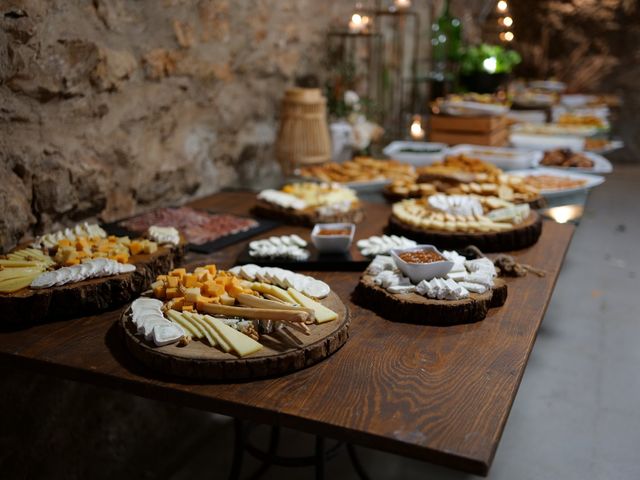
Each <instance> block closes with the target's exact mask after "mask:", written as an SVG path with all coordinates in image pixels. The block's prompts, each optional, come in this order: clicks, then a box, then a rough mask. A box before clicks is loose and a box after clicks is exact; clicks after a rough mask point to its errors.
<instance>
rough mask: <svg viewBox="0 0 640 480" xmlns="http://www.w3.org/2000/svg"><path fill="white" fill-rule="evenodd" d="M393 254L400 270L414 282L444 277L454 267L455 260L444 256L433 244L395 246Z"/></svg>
mask: <svg viewBox="0 0 640 480" xmlns="http://www.w3.org/2000/svg"><path fill="white" fill-rule="evenodd" d="M391 256H392V257H393V261H394V262H395V263H396V266H397V267H398V268H399V269H400V271H401V272H402V273H404V274H405V275H406V276H407V277H409V278H410V279H411V282H413V283H420V282H421V281H422V280H431V279H432V278H439V277H444V276H445V275H446V274H447V273H449V272H450V271H451V269H452V268H453V262H450V261H449V260H447V259H446V258H444V256H443V255H442V253H440V252H439V251H438V249H437V248H436V247H434V246H433V245H416V246H415V247H408V248H394V249H393V250H391Z"/></svg>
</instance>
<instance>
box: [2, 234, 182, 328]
mask: <svg viewBox="0 0 640 480" xmlns="http://www.w3.org/2000/svg"><path fill="white" fill-rule="evenodd" d="M183 254H184V241H183V239H182V238H181V237H180V234H179V233H178V231H177V230H175V229H166V228H156V227H153V228H150V229H149V231H148V232H147V236H146V238H137V239H130V238H129V237H116V236H107V234H106V232H105V231H104V230H103V229H102V228H101V227H99V226H98V225H95V224H91V225H90V224H83V225H77V226H76V227H74V228H73V229H69V228H68V229H66V230H62V231H59V232H55V233H50V234H46V235H43V236H41V237H38V238H37V239H36V240H35V241H34V242H33V243H32V244H31V245H29V246H25V247H19V248H17V249H16V250H14V251H12V252H10V253H8V254H7V255H6V256H5V257H4V258H0V310H2V318H3V321H4V322H6V323H10V324H13V325H26V324H31V323H36V322H41V321H44V320H59V319H65V318H72V317H77V316H82V315H91V314H94V313H97V312H99V311H102V310H107V309H109V308H113V307H117V306H119V305H122V304H123V303H126V302H128V301H130V300H131V299H132V298H134V297H135V296H137V295H138V294H139V293H140V292H142V291H144V290H145V289H146V288H148V286H149V284H150V283H151V281H152V280H153V279H154V278H155V276H156V275H157V274H158V273H159V272H162V271H166V270H167V269H170V268H172V267H173V265H174V262H175V261H177V260H178V259H180V258H181V257H182V256H183Z"/></svg>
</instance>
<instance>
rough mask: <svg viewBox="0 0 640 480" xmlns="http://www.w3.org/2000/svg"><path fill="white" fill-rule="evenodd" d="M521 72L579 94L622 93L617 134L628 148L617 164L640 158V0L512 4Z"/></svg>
mask: <svg viewBox="0 0 640 480" xmlns="http://www.w3.org/2000/svg"><path fill="white" fill-rule="evenodd" d="M509 4H510V8H511V11H512V12H513V17H514V20H515V34H516V42H515V44H514V46H515V48H516V49H517V50H518V51H520V52H521V53H522V58H523V64H522V65H521V67H520V69H519V73H520V74H522V75H525V76H528V77H540V78H544V77H551V76H553V77H556V78H558V79H560V80H562V81H565V82H566V83H567V84H568V86H569V89H570V90H571V91H574V92H596V93H598V92H605V93H616V94H619V95H620V96H621V98H622V105H621V108H620V110H619V112H618V118H617V121H616V122H615V124H614V129H615V133H616V134H617V135H619V136H620V137H621V138H622V140H623V141H624V142H625V145H626V146H627V148H625V149H623V150H620V151H618V152H616V153H615V154H614V155H612V159H614V160H616V161H628V162H637V161H638V160H639V159H640V127H639V124H638V121H637V119H638V117H639V116H640V2H638V1H637V0H597V1H596V0H510V2H509Z"/></svg>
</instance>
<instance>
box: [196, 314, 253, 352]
mask: <svg viewBox="0 0 640 480" xmlns="http://www.w3.org/2000/svg"><path fill="white" fill-rule="evenodd" d="M208 321H209V322H211V325H212V326H213V328H215V330H216V332H217V333H218V334H219V335H220V336H221V337H222V338H224V339H225V340H226V341H227V343H228V344H229V345H231V349H232V350H233V351H234V352H236V353H237V354H238V355H239V356H240V357H246V356H247V355H251V354H252V353H255V352H257V351H258V350H261V349H262V345H261V344H260V343H258V342H256V341H255V340H254V339H253V338H251V337H248V336H246V335H245V334H244V333H240V332H239V331H237V330H236V329H235V328H233V327H230V326H228V325H226V324H225V323H224V322H223V321H222V320H220V319H219V318H215V317H209V318H208Z"/></svg>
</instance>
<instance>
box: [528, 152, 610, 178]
mask: <svg viewBox="0 0 640 480" xmlns="http://www.w3.org/2000/svg"><path fill="white" fill-rule="evenodd" d="M579 153H581V154H582V155H584V156H585V157H588V158H590V159H591V160H593V167H592V168H579V167H553V166H550V165H540V162H542V158H543V157H544V154H543V155H542V156H541V157H540V158H538V160H537V161H536V162H535V166H536V167H539V168H552V169H554V170H558V171H562V172H584V173H611V172H613V165H611V162H610V161H609V160H607V159H606V158H604V157H603V156H602V155H598V154H597V153H593V152H579Z"/></svg>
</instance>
